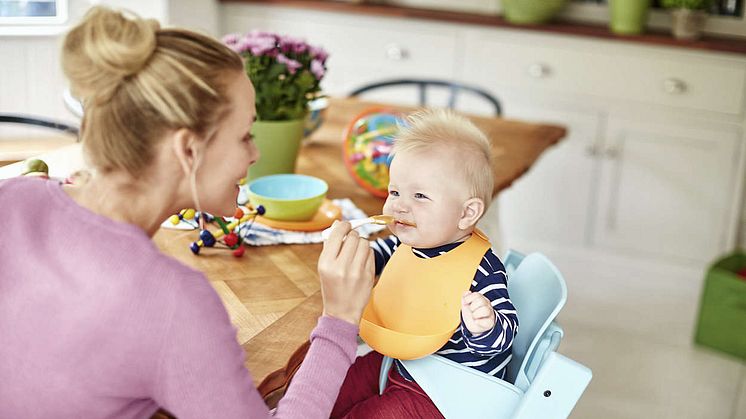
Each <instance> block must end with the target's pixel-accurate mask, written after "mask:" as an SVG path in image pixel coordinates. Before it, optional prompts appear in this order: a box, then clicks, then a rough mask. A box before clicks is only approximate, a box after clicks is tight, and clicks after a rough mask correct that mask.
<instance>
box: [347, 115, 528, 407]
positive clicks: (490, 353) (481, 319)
mask: <svg viewBox="0 0 746 419" xmlns="http://www.w3.org/2000/svg"><path fill="white" fill-rule="evenodd" d="M393 156H394V157H393V160H392V162H391V167H390V172H389V173H390V182H389V195H388V198H387V199H386V203H385V204H384V207H383V213H384V214H386V215H391V216H393V217H394V218H395V219H396V220H397V222H396V223H394V224H393V225H391V226H390V227H389V228H390V230H391V232H392V233H393V236H390V237H389V238H387V239H378V240H377V241H375V242H373V243H371V246H372V248H373V250H374V253H375V257H376V274H383V275H384V276H385V275H387V274H391V273H390V272H389V270H388V269H386V270H384V267H385V266H387V264H389V262H390V261H393V260H395V259H396V260H397V261H398V262H397V263H395V264H394V263H392V264H391V265H392V266H394V267H395V269H397V274H400V272H399V271H400V270H401V268H400V267H401V266H402V265H403V263H402V260H404V259H406V260H408V261H409V262H407V263H408V264H409V265H412V266H424V265H422V264H425V263H428V262H427V261H426V259H433V260H436V259H437V258H444V259H441V260H447V261H449V262H448V264H446V265H445V266H450V267H452V268H453V269H444V270H443V272H438V273H437V274H435V275H434V276H437V277H442V279H443V280H448V279H453V280H457V279H459V278H450V275H453V273H454V272H459V271H461V272H467V273H468V274H467V275H468V277H466V278H465V279H466V280H467V281H468V280H469V279H470V278H471V286H470V288H469V291H467V292H465V293H464V295H463V296H462V298H461V324H460V326H459V327H458V328H457V329H456V331H455V333H454V334H453V336H452V337H451V338H450V339H449V340H448V341H447V342H446V343H445V344H444V345H443V347H442V348H440V349H439V350H438V351H437V352H436V354H437V355H440V356H444V357H446V358H448V359H451V360H453V361H455V362H458V363H461V364H462V365H465V366H469V367H472V368H475V369H477V370H479V371H482V372H484V373H486V374H489V375H492V376H495V377H498V378H503V377H504V376H505V372H506V370H505V367H506V365H507V364H508V362H509V361H510V358H511V345H512V343H513V338H514V336H515V334H516V331H517V329H518V318H517V315H516V310H515V307H513V304H512V303H511V301H510V297H509V296H508V289H507V276H506V274H505V268H504V267H503V264H502V262H501V261H500V259H499V258H498V257H497V256H496V255H495V254H494V253H493V251H492V249H490V248H489V242H487V241H486V240H484V239H483V238H482V236H481V235H480V234H478V233H477V232H476V231H475V226H476V224H477V222H478V221H479V219H480V218H481V217H482V215H483V214H484V213H485V211H486V209H487V206H488V205H489V202H490V201H491V198H492V186H493V180H492V170H491V158H490V145H489V141H488V139H487V138H486V137H485V135H484V134H483V133H482V132H481V131H480V130H479V129H478V128H477V127H476V126H474V125H473V124H472V123H471V122H470V121H469V120H467V119H466V118H464V117H461V116H458V115H456V114H454V113H452V112H450V111H445V110H429V111H422V112H419V113H417V114H414V115H412V116H410V118H409V120H408V125H407V126H406V127H404V128H402V130H401V131H400V132H399V134H398V135H397V137H396V140H395V142H394V148H393ZM472 239H473V240H472ZM474 240H476V241H478V242H479V243H482V247H478V249H486V250H480V252H479V253H478V254H476V259H475V258H471V259H470V260H478V263H475V265H476V266H474V265H472V266H471V268H470V267H468V266H463V262H461V261H463V260H464V258H463V257H459V258H453V257H452V256H453V255H454V254H455V253H457V252H455V250H456V249H458V248H459V246H461V245H463V244H464V243H466V242H467V241H470V243H471V242H473V241H474ZM464 248H467V246H465V247H464ZM468 248H469V249H474V248H475V247H474V246H468ZM406 252H409V253H410V254H406ZM461 253H462V254H463V253H464V252H461ZM411 254H414V256H416V257H417V258H420V260H416V261H415V262H416V263H414V264H412V263H411V261H412V258H411ZM460 256H462V255H460ZM480 257H481V258H480ZM456 259H458V260H456ZM459 263H461V266H454V265H458V264H459ZM405 264H406V263H405ZM414 272H416V271H414ZM414 272H413V269H412V268H411V267H408V268H407V269H406V273H407V275H410V276H411V275H413V274H414V275H416V273H414ZM429 272H431V274H428V275H432V270H430V271H429ZM400 275H401V274H400ZM462 276H463V275H462ZM431 279H432V280H433V281H436V280H438V279H439V278H430V277H428V278H426V280H428V281H429V280H431ZM381 359H382V355H381V354H379V353H376V352H371V353H369V354H367V355H365V356H362V357H359V358H358V359H357V360H356V361H355V363H354V364H353V366H352V367H351V368H350V370H349V372H348V374H347V378H346V379H345V383H344V385H343V387H342V390H341V392H340V396H339V398H338V400H337V404H336V406H335V408H334V411H333V413H332V417H358V416H359V417H365V416H366V412H374V411H375V412H377V414H378V415H379V416H376V417H397V418H404V417H438V416H440V413H439V412H438V410H437V408H436V407H435V405H434V404H433V403H432V402H431V401H430V399H429V398H428V397H427V395H426V394H425V393H424V392H423V391H422V389H421V388H420V387H419V386H418V385H417V383H416V382H414V380H413V379H412V377H411V375H410V374H408V373H407V371H406V369H405V368H404V366H403V365H402V364H401V363H400V362H398V361H395V364H394V365H395V368H392V369H391V372H390V373H389V385H388V387H386V390H385V391H384V393H383V394H382V395H378V372H379V370H380V365H381Z"/></svg>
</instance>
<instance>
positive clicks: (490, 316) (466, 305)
mask: <svg viewBox="0 0 746 419" xmlns="http://www.w3.org/2000/svg"><path fill="white" fill-rule="evenodd" d="M461 317H462V318H463V319H464V325H466V328H467V329H469V331H470V332H471V334H473V335H478V334H480V333H484V332H486V331H489V330H492V328H493V327H495V310H493V309H492V304H490V300H488V299H487V298H485V296H483V295H482V294H480V293H478V292H469V291H466V292H465V293H464V295H463V296H462V297H461Z"/></svg>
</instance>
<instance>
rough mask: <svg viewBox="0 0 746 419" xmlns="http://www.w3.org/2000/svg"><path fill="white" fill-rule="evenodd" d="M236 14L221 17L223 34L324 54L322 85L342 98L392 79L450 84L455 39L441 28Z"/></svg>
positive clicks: (256, 11) (291, 14)
mask: <svg viewBox="0 0 746 419" xmlns="http://www.w3.org/2000/svg"><path fill="white" fill-rule="evenodd" d="M247 10H248V11H251V12H253V13H250V14H247ZM235 11H236V13H235V14H229V15H226V17H225V22H224V24H225V29H226V31H228V32H246V31H249V30H255V29H258V30H267V31H275V32H280V33H283V34H287V35H291V36H295V37H299V38H304V39H306V40H307V41H308V42H310V43H311V44H313V45H319V46H322V47H323V48H324V49H326V50H327V51H328V52H329V61H328V62H327V68H328V74H327V76H326V77H325V79H324V82H323V84H324V90H325V91H326V92H328V93H332V94H347V93H349V91H350V90H352V89H354V88H357V87H360V85H362V84H365V83H370V82H373V81H379V80H381V79H385V78H391V77H435V78H446V79H449V78H452V77H453V75H454V72H455V70H454V69H455V66H456V65H457V63H456V59H455V56H456V44H457V40H458V39H459V36H458V33H457V31H456V30H454V29H453V28H449V27H447V26H445V25H432V24H417V23H412V22H410V21H405V20H402V19H374V18H370V17H365V16H351V15H335V14H329V13H318V12H304V13H302V14H300V13H298V12H297V11H286V10H277V9H265V8H255V7H250V8H249V7H244V8H241V9H236V10H235ZM434 51H437V53H433V52H434Z"/></svg>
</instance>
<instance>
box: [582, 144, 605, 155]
mask: <svg viewBox="0 0 746 419" xmlns="http://www.w3.org/2000/svg"><path fill="white" fill-rule="evenodd" d="M599 154H601V153H600V152H599V150H598V146H597V145H596V144H593V145H589V146H588V147H586V148H585V155H586V156H589V157H596V156H598V155H599Z"/></svg>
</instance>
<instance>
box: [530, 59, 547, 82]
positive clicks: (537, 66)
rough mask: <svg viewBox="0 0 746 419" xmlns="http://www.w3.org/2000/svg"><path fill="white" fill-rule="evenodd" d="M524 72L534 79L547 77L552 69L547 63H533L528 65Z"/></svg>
mask: <svg viewBox="0 0 746 419" xmlns="http://www.w3.org/2000/svg"><path fill="white" fill-rule="evenodd" d="M526 72H527V73H528V75H529V76H531V77H533V78H535V79H544V78H547V77H549V75H550V74H551V73H552V69H551V68H549V66H548V65H546V64H542V63H534V64H531V65H530V66H528V68H527V69H526Z"/></svg>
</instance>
